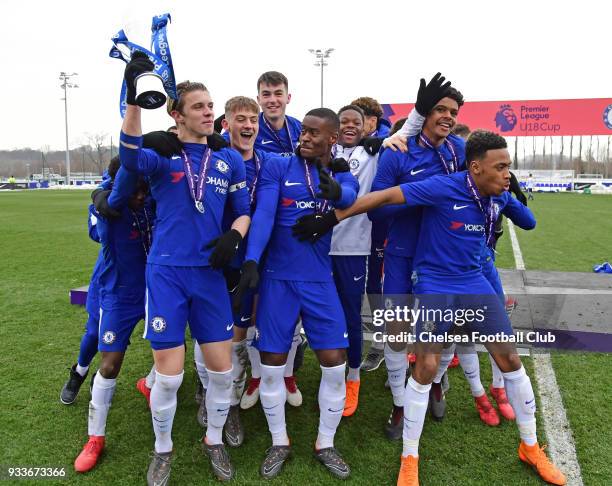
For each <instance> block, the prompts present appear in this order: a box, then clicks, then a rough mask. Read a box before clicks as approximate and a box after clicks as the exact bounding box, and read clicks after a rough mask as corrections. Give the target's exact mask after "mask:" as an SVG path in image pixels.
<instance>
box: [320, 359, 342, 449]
mask: <svg viewBox="0 0 612 486" xmlns="http://www.w3.org/2000/svg"><path fill="white" fill-rule="evenodd" d="M345 373H346V363H342V364H341V365H338V366H331V367H326V366H321V383H320V385H319V410H320V411H319V434H318V435H317V442H316V444H315V447H316V448H317V450H320V449H325V448H327V447H334V435H336V430H337V429H338V425H339V424H340V420H341V419H342V412H344V401H345V399H346V382H345V381H344V374H345Z"/></svg>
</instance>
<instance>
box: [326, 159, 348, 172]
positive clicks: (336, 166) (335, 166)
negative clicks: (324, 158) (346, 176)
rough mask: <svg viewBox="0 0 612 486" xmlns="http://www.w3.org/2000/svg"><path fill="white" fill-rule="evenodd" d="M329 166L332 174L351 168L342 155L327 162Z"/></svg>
mask: <svg viewBox="0 0 612 486" xmlns="http://www.w3.org/2000/svg"><path fill="white" fill-rule="evenodd" d="M329 168H330V169H331V171H332V172H333V173H334V174H338V173H339V172H350V171H351V168H350V167H349V164H348V162H347V161H346V159H345V158H343V157H338V158H337V159H334V160H332V161H331V162H330V163H329Z"/></svg>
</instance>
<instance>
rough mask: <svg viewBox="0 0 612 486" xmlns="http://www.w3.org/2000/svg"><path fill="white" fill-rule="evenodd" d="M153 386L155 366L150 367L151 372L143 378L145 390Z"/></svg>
mask: <svg viewBox="0 0 612 486" xmlns="http://www.w3.org/2000/svg"><path fill="white" fill-rule="evenodd" d="M154 384H155V365H153V366H151V371H149V374H148V375H147V377H146V378H145V385H147V388H153V385H154Z"/></svg>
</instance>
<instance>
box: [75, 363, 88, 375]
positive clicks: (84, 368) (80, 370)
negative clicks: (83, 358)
mask: <svg viewBox="0 0 612 486" xmlns="http://www.w3.org/2000/svg"><path fill="white" fill-rule="evenodd" d="M88 370H89V365H87V366H81V365H80V364H79V363H77V365H76V367H75V368H74V371H76V372H77V373H78V374H79V375H81V376H85V375H86V374H87V371H88Z"/></svg>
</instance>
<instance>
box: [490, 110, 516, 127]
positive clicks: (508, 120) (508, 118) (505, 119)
mask: <svg viewBox="0 0 612 486" xmlns="http://www.w3.org/2000/svg"><path fill="white" fill-rule="evenodd" d="M517 121H518V120H517V118H516V115H515V114H514V110H513V109H512V107H511V106H510V105H501V106H500V107H499V111H498V112H497V113H496V114H495V126H496V127H497V128H499V129H500V130H501V131H502V132H511V131H512V129H513V128H514V127H515V126H516V122H517Z"/></svg>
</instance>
